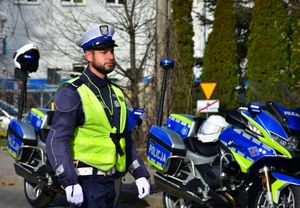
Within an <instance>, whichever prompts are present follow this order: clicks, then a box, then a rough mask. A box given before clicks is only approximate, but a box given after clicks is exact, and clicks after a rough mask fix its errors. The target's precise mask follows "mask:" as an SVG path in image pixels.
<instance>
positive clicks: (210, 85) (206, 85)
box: [200, 82, 217, 100]
mask: <svg viewBox="0 0 300 208" xmlns="http://www.w3.org/2000/svg"><path fill="white" fill-rule="evenodd" d="M200 86H201V88H202V90H203V92H204V95H205V97H206V99H207V100H209V99H210V97H211V95H212V94H213V92H214V90H215V88H216V86H217V83H216V82H201V83H200Z"/></svg>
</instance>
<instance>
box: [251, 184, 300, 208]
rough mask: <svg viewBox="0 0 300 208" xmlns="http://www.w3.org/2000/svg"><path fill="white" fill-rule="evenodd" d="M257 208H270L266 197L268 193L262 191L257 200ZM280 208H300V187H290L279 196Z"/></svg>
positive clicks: (277, 205) (278, 205)
mask: <svg viewBox="0 0 300 208" xmlns="http://www.w3.org/2000/svg"><path fill="white" fill-rule="evenodd" d="M254 207H255V208H269V207H271V205H270V204H269V202H268V200H267V196H266V191H265V190H261V191H259V192H258V196H257V200H256V203H255V206H254ZM276 207H278V208H298V207H300V187H298V186H291V185H290V186H288V187H286V188H285V189H283V190H282V191H281V193H280V196H279V201H278V204H276Z"/></svg>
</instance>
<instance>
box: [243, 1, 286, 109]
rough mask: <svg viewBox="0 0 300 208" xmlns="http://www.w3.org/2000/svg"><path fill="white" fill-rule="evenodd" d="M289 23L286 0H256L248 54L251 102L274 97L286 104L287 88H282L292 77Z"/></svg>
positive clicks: (272, 99) (274, 99) (249, 100)
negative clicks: (289, 76)
mask: <svg viewBox="0 0 300 208" xmlns="http://www.w3.org/2000/svg"><path fill="white" fill-rule="evenodd" d="M287 26H288V19H287V14H286V11H285V7H284V2H283V1H282V0H255V4H254V8H253V12H252V20H251V23H250V38H249V43H248V55H247V58H248V92H247V93H248V96H247V97H248V102H253V101H256V102H265V101H267V100H271V101H278V102H280V103H282V104H284V101H285V100H284V99H283V98H284V94H282V93H280V92H283V91H282V90H281V91H278V89H281V88H282V86H284V83H286V81H287V78H288V75H287V71H288V70H287V66H288V57H289V55H288V36H287V28H288V27H287ZM282 84H283V85H282ZM278 87H279V88H278Z"/></svg>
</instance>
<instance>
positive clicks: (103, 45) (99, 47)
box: [88, 42, 118, 50]
mask: <svg viewBox="0 0 300 208" xmlns="http://www.w3.org/2000/svg"><path fill="white" fill-rule="evenodd" d="M114 47H118V45H117V44H115V43H114V42H106V43H101V44H99V45H95V46H91V47H90V48H89V49H88V50H105V49H108V48H114Z"/></svg>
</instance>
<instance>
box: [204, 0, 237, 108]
mask: <svg viewBox="0 0 300 208" xmlns="http://www.w3.org/2000/svg"><path fill="white" fill-rule="evenodd" d="M214 17H215V19H214V22H213V30H212V32H211V34H210V35H209V37H208V41H207V45H206V48H205V52H204V58H203V71H202V75H201V80H202V81H203V82H217V87H216V90H215V92H214V94H213V97H212V98H213V99H219V100H220V105H221V106H223V107H226V108H231V107H234V106H236V105H237V99H236V97H235V87H236V86H237V85H238V76H237V54H236V53H237V44H236V36H235V26H236V19H235V15H234V12H233V1H217V4H216V9H215V15H214Z"/></svg>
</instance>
